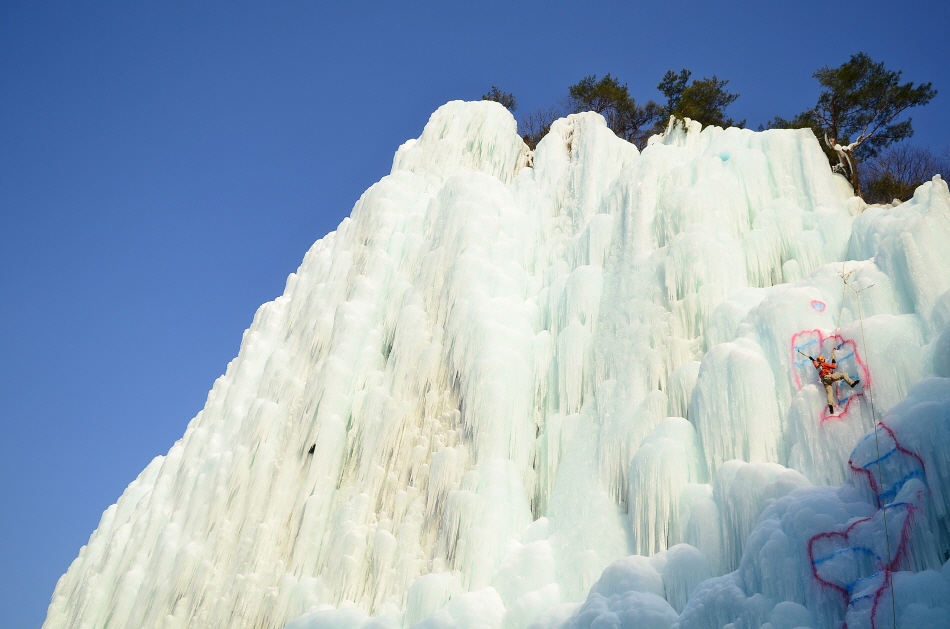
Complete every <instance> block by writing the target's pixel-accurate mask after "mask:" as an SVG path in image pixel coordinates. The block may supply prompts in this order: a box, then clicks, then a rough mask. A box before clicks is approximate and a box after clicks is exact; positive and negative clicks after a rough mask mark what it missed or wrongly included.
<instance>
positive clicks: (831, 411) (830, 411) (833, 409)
mask: <svg viewBox="0 0 950 629" xmlns="http://www.w3.org/2000/svg"><path fill="white" fill-rule="evenodd" d="M828 412H829V413H831V414H832V415H834V414H835V407H834V406H832V405H831V404H829V405H828Z"/></svg>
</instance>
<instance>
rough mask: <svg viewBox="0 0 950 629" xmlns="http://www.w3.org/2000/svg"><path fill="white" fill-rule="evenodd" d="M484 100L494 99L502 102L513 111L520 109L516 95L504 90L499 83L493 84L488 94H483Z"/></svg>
mask: <svg viewBox="0 0 950 629" xmlns="http://www.w3.org/2000/svg"><path fill="white" fill-rule="evenodd" d="M482 100H493V101H495V102H496V103H501V104H502V105H503V106H504V107H505V109H507V110H508V111H510V112H511V113H514V112H515V110H516V109H518V102H517V101H516V100H515V95H514V94H512V93H511V92H502V91H501V90H500V89H498V86H497V85H492V86H491V89H490V90H489V91H488V93H487V94H482Z"/></svg>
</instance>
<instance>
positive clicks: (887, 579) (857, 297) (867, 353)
mask: <svg viewBox="0 0 950 629" xmlns="http://www.w3.org/2000/svg"><path fill="white" fill-rule="evenodd" d="M853 239H854V232H853V231H852V232H851V235H850V236H849V237H848V251H847V253H845V256H844V259H843V260H842V261H841V273H839V276H840V277H841V283H842V286H841V307H840V308H839V310H838V321H837V322H835V332H834V337H835V338H837V336H838V330H839V329H840V327H841V315H842V314H843V313H844V299H845V296H846V295H847V292H848V289H849V288H850V289H851V291H852V292H853V293H854V301H855V304H856V305H857V307H858V322H859V323H860V326H861V344H862V345H863V346H864V353H865V356H866V357H867V360H868V362H869V363H870V359H871V358H870V357H871V354H870V351H869V348H868V341H867V337H866V336H865V333H864V313H863V312H862V310H861V293H863V292H864V291H866V290H867V289H869V288H872V287H873V286H874V284H870V285H868V286H865V287H864V288H862V289H860V290H858V289H856V288H855V287H854V286H852V285H851V284H850V282H849V281H848V280H849V279H850V278H851V275H852V274H853V273H854V269H852V270H851V271H848V272H847V273H845V265H846V264H847V262H848V258H850V257H851V241H852V240H853ZM832 359H834V350H832ZM870 385H871V383H870V380H869V381H868V382H867V383H866V384H865V387H864V388H865V390H866V391H867V394H868V402H869V403H870V404H871V419H872V420H873V421H874V424H875V425H874V447H875V448H876V450H877V476H878V482H879V483H880V485H881V486H882V487H883V486H884V468H883V466H882V465H881V460H882V457H881V442H880V439H879V438H878V431H879V427H880V426H883V424H881V423H880V422H879V421H878V419H877V413H876V412H875V410H874V392H873V391H872V390H871V386H870ZM880 502H881V510H882V511H883V513H882V514H881V515H882V518H883V520H884V542H885V544H886V546H887V554H888V557H890V553H891V536H890V531H889V530H888V526H887V503H886V502H885V501H883V500H882V501H880ZM884 572H885V575H884V576H885V584H887V583H889V584H890V586H891V587H890V589H891V614H892V616H893V618H892V620H893V623H894V629H897V602H896V596H895V594H894V581H893V579H891V566H890V565H889V564H885V565H884ZM871 620H872V624H873V618H872V619H871Z"/></svg>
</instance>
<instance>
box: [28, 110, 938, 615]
mask: <svg viewBox="0 0 950 629" xmlns="http://www.w3.org/2000/svg"><path fill="white" fill-rule="evenodd" d="M948 245H950V194H948V189H947V185H946V184H945V183H944V182H943V181H942V180H940V179H939V178H938V179H935V180H934V181H933V182H931V183H928V184H925V185H924V186H922V187H921V188H920V189H919V190H918V191H917V193H916V195H915V197H914V199H913V200H911V201H909V202H907V203H905V204H903V205H901V206H900V207H896V208H890V207H871V208H867V209H865V207H864V204H863V203H862V202H861V201H860V199H856V198H853V197H852V196H851V194H850V189H849V188H848V186H847V184H846V182H844V180H843V179H842V178H840V177H838V176H837V175H834V174H832V173H831V171H830V170H829V168H828V163H827V160H826V159H825V157H824V155H823V154H822V152H821V149H820V147H819V146H818V144H817V142H816V141H815V139H814V137H813V135H812V134H811V133H810V132H809V131H807V130H805V131H766V132H762V133H754V132H752V131H749V130H740V129H727V130H722V129H719V128H715V127H712V128H706V129H703V130H700V128H699V126H698V125H697V124H696V123H692V122H689V121H687V122H686V123H685V124H684V123H679V124H678V125H674V126H671V127H670V128H669V129H668V130H667V132H666V133H665V134H664V135H663V136H658V137H656V138H653V139H652V140H651V142H650V145H649V146H648V147H647V148H646V149H645V150H644V151H643V152H642V154H641V153H638V151H637V149H636V148H635V147H634V146H633V145H631V144H629V143H627V142H625V141H623V140H620V139H618V138H616V137H615V136H614V135H613V134H612V133H611V132H610V131H609V130H608V129H607V127H606V125H605V123H604V121H603V119H602V118H601V117H600V116H599V115H597V114H592V113H590V114H578V115H572V116H569V117H568V118H567V119H563V120H559V121H557V122H556V123H555V124H554V125H553V126H552V129H551V132H550V133H549V134H548V136H547V137H545V139H544V140H542V141H541V143H540V144H539V145H538V147H537V150H536V151H534V152H533V153H532V152H530V151H529V150H528V149H527V147H526V146H525V145H524V144H523V143H522V142H521V140H520V138H519V137H518V136H517V132H516V124H515V121H514V120H513V119H512V117H511V116H510V114H508V112H507V111H506V110H505V109H504V108H503V107H501V106H500V105H497V104H495V103H488V102H481V103H462V102H454V103H449V104H447V105H445V106H444V107H442V108H440V109H439V110H438V111H437V112H435V113H434V114H433V115H432V117H431V119H430V121H429V123H428V125H427V126H426V128H425V130H424V131H423V133H422V135H421V136H420V138H419V139H417V140H410V141H409V142H407V143H406V144H404V145H403V146H402V147H400V149H399V151H398V152H397V153H396V156H395V158H394V160H393V171H392V174H391V175H389V176H387V177H385V178H384V179H382V180H381V181H380V182H379V183H377V184H375V185H374V186H373V187H371V188H370V189H369V190H367V191H366V192H365V193H364V194H363V196H362V197H361V199H360V200H359V202H358V203H357V204H356V207H355V208H354V209H353V213H352V215H351V217H350V218H348V219H346V220H344V221H343V223H341V225H340V227H339V229H338V230H337V231H336V232H334V233H332V234H330V235H328V236H327V237H325V238H323V239H322V240H320V241H318V242H317V243H316V244H315V245H314V246H313V248H311V250H310V251H309V252H308V253H307V255H306V257H305V258H304V261H303V263H302V265H301V266H300V268H299V269H298V271H297V272H296V273H295V274H292V275H291V276H290V277H289V278H288V281H287V287H286V290H285V292H284V294H283V295H282V296H281V297H279V298H278V299H277V300H275V301H274V302H271V303H268V304H265V305H264V306H262V307H261V309H260V310H259V311H258V313H257V315H256V316H255V319H254V323H253V324H252V326H251V327H250V329H249V330H248V331H247V332H246V333H245V337H244V340H243V343H242V346H241V350H240V353H239V355H238V357H237V358H236V359H235V360H234V361H232V363H231V364H230V365H229V366H228V370H227V373H226V374H225V375H224V376H222V377H221V378H219V379H218V381H217V382H216V383H215V385H214V388H213V389H212V391H211V393H210V394H209V397H208V401H207V404H206V406H205V408H204V409H203V410H202V411H201V413H199V415H198V416H197V417H195V418H194V420H192V422H191V423H190V424H189V426H188V429H187V431H186V433H185V435H184V437H183V438H182V439H181V440H180V441H179V442H177V443H176V444H175V445H174V446H173V447H172V449H171V450H170V451H169V453H168V455H166V456H165V457H158V458H156V459H155V460H154V461H153V462H152V463H151V464H150V465H149V466H148V467H147V468H146V469H145V470H144V471H143V472H142V474H141V475H140V476H139V478H138V479H136V480H135V481H134V482H133V483H132V484H131V485H130V486H129V488H128V489H127V490H126V492H125V493H124V494H123V495H122V497H121V498H120V499H119V501H118V502H117V504H116V505H114V506H113V507H110V508H109V509H108V510H107V511H106V512H105V514H103V518H102V521H101V522H100V524H99V527H98V529H97V530H96V531H95V532H94V533H93V535H92V537H91V538H90V541H89V544H88V545H87V546H85V547H84V548H83V549H82V550H81V551H80V555H79V557H78V558H77V559H76V560H75V561H74V562H73V564H72V565H71V566H70V568H69V571H68V572H67V573H66V574H65V575H64V576H63V577H62V578H61V579H60V582H59V583H58V584H57V587H56V591H55V593H54V595H53V600H52V603H51V605H50V609H49V614H48V617H47V621H46V623H45V625H44V627H46V628H49V629H52V628H60V627H70V628H84V629H85V628H89V629H92V628H96V629H99V628H103V629H104V628H111V627H123V628H125V627H161V628H163V629H173V628H176V627H182V628H184V627H208V628H212V627H249V628H250V627H253V628H257V627H281V626H284V625H285V624H286V626H287V627H288V629H317V628H324V627H326V628H329V627H339V628H350V627H353V628H355V627H360V626H363V627H367V628H368V627H370V626H374V627H375V626H378V627H387V628H388V627H392V628H395V627H409V626H416V627H420V628H423V627H425V628H429V627H431V628H432V629H445V628H449V627H458V628H460V629H461V628H475V627H485V628H486V629H488V628H496V627H497V628H501V627H505V628H510V629H520V628H522V627H527V626H529V625H531V624H532V623H534V625H533V626H534V627H536V628H539V629H540V628H543V627H562V626H563V627H568V626H570V627H575V626H576V627H581V626H584V627H587V626H594V625H595V624H596V625H597V626H606V625H609V626H621V625H622V626H637V627H640V626H643V627H657V628H658V629H659V628H663V629H666V628H668V627H671V626H674V625H675V626H679V627H682V628H684V629H685V628H686V627H709V628H718V627H721V626H723V625H725V624H728V623H735V626H736V627H740V626H742V627H759V626H762V627H766V626H767V625H768V624H769V623H771V627H770V628H769V629H778V628H779V627H788V628H789V629H792V628H794V627H797V626H810V627H815V628H816V629H817V628H818V627H829V628H830V627H833V626H835V623H838V622H839V621H842V620H847V622H848V626H849V627H852V629H854V628H855V627H860V626H864V625H868V626H884V625H881V624H880V622H879V619H880V618H883V617H884V616H882V614H884V615H886V614H891V613H892V612H891V611H889V609H890V608H887V609H885V608H886V605H887V604H886V603H880V601H881V600H884V599H885V598H887V596H889V594H888V593H889V592H890V591H892V590H893V591H896V592H900V591H902V589H903V588H902V585H901V584H902V583H906V584H907V587H913V588H914V589H915V592H916V593H915V594H914V596H913V597H910V598H902V599H901V600H900V602H899V603H898V608H899V610H898V611H899V612H900V614H901V616H900V617H901V618H903V619H905V620H902V622H913V623H914V624H915V625H917V626H918V627H924V626H927V625H926V623H927V622H930V620H928V619H934V618H937V619H939V618H945V617H946V616H945V615H942V614H944V611H942V610H945V609H950V602H948V601H950V589H948V588H950V586H948V585H947V584H950V568H948V567H944V568H943V572H942V573H938V572H936V571H935V570H936V569H939V568H940V566H941V564H942V563H943V561H944V559H945V556H944V554H945V553H946V552H947V551H948V549H950V526H948V521H950V506H948V505H950V495H944V494H945V493H946V490H943V489H942V488H944V487H947V486H950V483H948V482H947V480H948V479H947V475H948V474H950V446H948V445H946V444H947V443H950V441H948V440H946V439H945V440H943V441H942V442H941V441H939V440H937V441H935V440H933V439H930V438H928V435H929V434H934V433H939V434H941V435H942V434H944V433H948V436H950V415H948V411H947V402H946V400H947V398H950V393H946V392H945V390H946V389H947V386H948V385H947V384H946V382H947V381H946V380H945V378H948V377H950V246H948ZM842 277H843V278H844V279H845V280H846V282H845V281H843V280H842ZM832 348H836V351H837V352H838V356H839V357H840V359H841V362H840V364H841V368H842V369H844V370H847V371H848V372H849V373H850V374H851V375H852V377H854V378H858V379H860V380H862V383H861V384H860V385H858V386H857V387H855V388H854V389H851V388H850V387H847V385H843V386H842V387H839V388H838V389H837V390H836V395H837V397H838V401H839V404H837V405H836V407H835V409H834V412H832V413H829V412H828V410H827V401H826V400H825V392H824V389H823V388H822V387H821V386H820V385H819V384H818V383H817V381H816V379H815V375H814V369H813V368H811V366H810V363H808V362H807V360H806V359H803V358H802V356H801V355H800V354H799V353H798V350H802V351H804V352H805V353H809V352H814V353H818V352H825V353H830V351H831V349H832ZM812 355H814V354H812ZM929 376H940V377H942V378H943V379H941V378H931V379H930V380H925V379H926V378H927V377H929ZM922 381H923V382H924V383H923V384H921V385H920V387H923V388H922V389H921V388H920V387H918V388H917V389H913V391H914V392H915V393H914V394H912V395H911V397H909V398H907V395H908V392H909V391H911V388H912V387H913V385H914V384H915V383H918V382H922ZM928 383H929V384H928ZM905 398H907V400H905V401H904V402H901V400H904V399H905ZM872 402H873V408H872ZM888 412H890V413H891V414H890V415H886V414H887V413H888ZM881 418H884V425H883V426H881V427H878V428H875V420H876V419H881ZM941 431H942V432H941ZM872 442H873V443H874V444H875V446H876V448H875V450H874V452H870V451H868V447H869V445H868V444H870V443H872ZM882 443H883V445H882ZM880 447H883V448H884V452H885V453H886V452H893V454H892V455H889V458H887V459H886V461H885V460H883V459H882V457H881V456H878V455H879V449H880ZM915 457H916V458H915ZM918 460H919V464H918ZM892 467H893V469H891V468H892ZM875 468H880V469H877V472H875ZM882 470H886V471H885V473H884V474H881V473H880V472H881V471H882ZM905 477H906V478H905ZM885 481H887V482H885ZM891 504H894V505H898V506H894V507H892V508H891V509H890V510H889V509H888V505H891ZM885 516H886V518H887V522H888V523H889V525H890V526H889V530H890V529H891V528H893V529H894V532H895V535H896V537H895V539H894V540H890V538H889V537H888V539H887V540H885V541H886V543H885V544H884V546H883V547H880V543H879V542H880V538H881V531H882V530H883V525H884V521H885ZM849 527H851V528H850V529H849ZM902 535H903V537H902ZM852 537H853V539H852ZM868 540H870V541H868ZM892 541H893V544H891V542H892ZM852 542H853V543H852ZM862 544H864V546H862ZM875 544H877V546H874V545H875ZM901 544H903V545H901ZM865 546H867V547H869V548H870V547H874V548H875V553H876V554H875V555H874V558H871V559H869V558H868V557H863V558H862V559H861V560H860V561H858V559H857V554H856V551H854V550H853V549H854V548H859V547H860V548H863V547H865ZM826 556H830V557H834V559H833V560H827V559H824V557H826ZM815 562H817V563H815ZM849 562H850V563H849ZM816 566H817V567H816ZM941 574H942V576H941ZM856 584H860V586H861V587H860V588H859V589H860V590H861V591H860V592H858V591H857V590H855V588H857V587H858V586H857V585H856ZM861 588H863V589H861ZM865 590H867V591H868V592H871V594H870V595H868V596H870V598H868V597H865V594H863V593H862V592H864V591H865ZM842 592H843V593H844V594H842ZM862 597H864V598H862ZM852 599H853V600H852ZM868 600H871V603H867V601H868ZM876 619H877V620H876ZM875 622H877V623H878V624H877V625H874V623H875ZM288 623H289V624H288ZM604 623H606V625H605V624H604ZM933 626H943V625H939V624H938V625H933Z"/></svg>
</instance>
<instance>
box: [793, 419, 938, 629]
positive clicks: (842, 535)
mask: <svg viewBox="0 0 950 629" xmlns="http://www.w3.org/2000/svg"><path fill="white" fill-rule="evenodd" d="M878 425H879V426H880V427H881V428H882V429H883V430H884V431H885V432H886V433H887V434H888V435H889V436H890V438H891V439H892V440H893V441H894V448H895V449H896V450H897V451H898V452H901V453H902V454H905V455H907V456H909V457H911V458H913V459H914V460H916V461H917V463H919V464H920V467H921V469H922V470H923V471H924V474H925V475H926V467H925V466H924V461H923V459H922V458H921V457H920V455H918V454H917V453H916V452H913V451H912V450H908V449H907V448H905V447H904V446H903V445H901V443H900V440H898V438H897V435H896V434H894V431H893V430H892V429H891V428H890V426H887V425H886V424H884V423H883V422H880V423H879V424H878ZM874 463H876V461H874V462H872V463H870V464H869V465H873V464H874ZM848 465H849V466H850V467H851V470H852V472H855V473H859V474H865V475H867V477H868V484H869V485H870V487H871V489H872V490H873V491H874V499H875V502H876V503H877V506H878V510H880V508H881V500H880V490H879V487H878V484H877V481H876V480H875V478H874V474H872V473H871V472H870V470H868V469H867V468H864V467H859V466H856V465H855V464H854V462H853V461H852V460H851V459H849V460H848ZM922 496H923V493H922V492H921V491H920V490H918V491H917V501H918V502H919V501H920V500H921V499H922ZM902 506H904V507H905V508H906V509H907V516H906V517H905V518H904V524H903V526H901V535H900V542H898V545H897V550H896V552H895V553H894V558H893V559H891V558H888V561H887V562H886V563H884V564H883V565H882V566H881V571H883V572H884V581H883V582H882V583H881V586H880V587H879V588H878V589H877V590H875V592H874V597H873V601H872V603H871V629H876V625H877V623H876V621H875V616H876V615H877V610H878V605H879V604H880V602H881V598H882V597H883V595H884V592H885V591H886V590H887V588H888V587H893V583H892V578H891V575H892V574H893V572H894V571H895V569H897V568H899V567H900V564H901V561H902V560H903V559H904V558H906V557H907V554H908V546H909V543H910V531H911V529H912V527H913V525H914V516H915V514H916V512H917V511H918V510H919V509H918V508H917V507H916V506H914V505H913V504H912V503H909V502H908V503H903V504H902ZM885 517H886V514H885ZM872 519H873V516H872V517H869V518H860V519H858V520H855V521H854V522H852V523H851V524H850V525H848V526H847V528H845V530H844V531H840V532H839V531H826V532H824V533H818V534H817V535H813V536H812V537H811V538H809V540H808V560H809V562H810V563H811V572H812V576H814V577H815V580H817V581H818V582H819V583H820V584H821V585H823V586H825V587H830V588H831V589H833V590H835V591H837V592H839V593H840V594H842V595H843V596H844V597H845V605H848V604H850V600H851V599H850V595H849V594H848V590H847V589H846V588H844V587H842V586H841V585H838V584H837V583H834V582H832V581H827V580H826V579H823V578H822V577H821V575H820V574H819V572H818V565H817V564H816V563H815V551H814V546H815V543H816V542H817V541H819V540H821V539H832V538H838V539H842V540H843V541H844V542H845V543H846V544H849V543H850V540H849V537H850V535H851V531H852V530H854V527H856V526H857V525H859V524H862V523H864V522H868V521H870V520H872ZM847 626H848V625H847V623H846V622H845V623H842V627H843V629H847Z"/></svg>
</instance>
